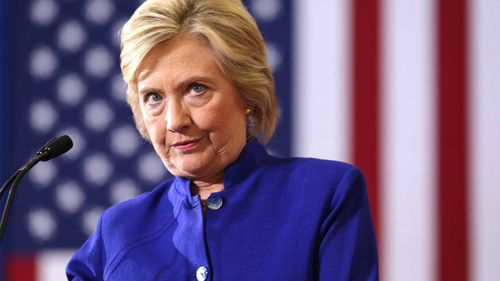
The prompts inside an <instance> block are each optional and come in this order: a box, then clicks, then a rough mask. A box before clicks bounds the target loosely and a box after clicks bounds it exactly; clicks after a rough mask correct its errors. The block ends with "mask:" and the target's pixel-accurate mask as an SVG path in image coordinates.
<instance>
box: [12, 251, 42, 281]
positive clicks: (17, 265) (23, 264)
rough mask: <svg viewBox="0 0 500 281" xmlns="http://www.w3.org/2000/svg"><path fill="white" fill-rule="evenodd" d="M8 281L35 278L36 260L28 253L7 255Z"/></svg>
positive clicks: (32, 279) (25, 280)
mask: <svg viewBox="0 0 500 281" xmlns="http://www.w3.org/2000/svg"><path fill="white" fill-rule="evenodd" d="M7 280H8V281H34V280H36V262H35V258H34V257H33V256H30V255H17V256H9V257H8V258H7Z"/></svg>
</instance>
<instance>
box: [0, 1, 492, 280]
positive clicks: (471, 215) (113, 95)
mask: <svg viewBox="0 0 500 281" xmlns="http://www.w3.org/2000/svg"><path fill="white" fill-rule="evenodd" d="M138 4H139V1H129V2H127V3H125V2H123V1H120V2H118V1H110V0H86V1H76V0H66V1H55V0H21V1H11V2H9V3H8V4H7V3H6V2H3V4H2V5H3V6H2V8H5V9H6V10H7V9H8V11H9V13H2V16H6V17H7V18H6V19H7V20H5V21H2V22H7V23H8V24H7V27H4V29H3V30H2V33H3V34H0V35H2V37H1V38H2V49H0V51H3V58H4V60H5V62H6V63H5V65H6V66H5V67H4V69H5V70H4V71H3V72H0V74H1V75H2V79H0V82H1V83H3V85H1V86H2V87H1V89H2V92H0V94H1V95H2V96H1V100H2V102H3V104H2V110H3V111H4V112H2V114H1V116H0V121H2V119H3V121H4V122H3V124H5V125H6V126H4V127H3V128H2V127H0V129H2V130H3V131H2V132H0V135H1V136H2V141H3V144H4V146H3V147H9V149H8V150H7V151H6V152H5V151H2V159H0V161H2V163H1V164H2V167H5V169H6V170H8V171H9V172H13V171H15V169H16V168H17V167H19V166H21V165H22V164H23V163H24V162H25V161H26V160H27V159H28V158H29V157H30V156H31V155H32V154H33V153H34V151H36V149H37V148H38V147H39V146H41V145H43V144H44V143H45V142H46V141H47V140H48V139H50V138H52V137H54V136H56V135H60V134H64V133H66V134H68V135H70V136H71V137H72V138H73V140H74V142H75V147H74V149H73V150H72V151H71V152H69V153H68V154H67V155H65V156H62V157H61V158H60V159H55V160H53V161H51V162H46V163H41V164H39V165H38V166H37V167H35V168H34V169H33V171H31V172H30V174H29V175H27V176H26V178H25V179H24V180H23V182H22V183H21V186H20V187H19V189H18V194H17V195H16V200H15V202H14V210H13V212H12V213H11V217H10V220H9V224H8V225H7V227H8V228H7V236H6V237H5V238H4V241H3V242H2V246H1V248H0V250H1V253H0V255H2V257H0V260H2V259H3V260H4V261H5V264H4V265H3V266H4V268H3V272H4V274H3V275H2V276H0V280H1V278H3V280H8V281H16V280H27V281H29V280H40V281H43V280H64V278H65V277H64V265H65V263H66V262H67V261H68V259H69V257H70V256H71V254H72V253H73V252H74V250H75V249H76V248H77V247H78V246H79V245H80V244H81V243H82V242H83V241H84V239H85V238H86V237H87V236H88V235H89V233H90V232H91V231H92V230H93V228H94V226H95V222H96V219H97V217H98V216H99V215H100V213H101V212H102V211H103V210H104V209H105V208H107V207H108V206H110V205H111V204H114V203H117V202H120V201H122V200H125V199H127V198H130V197H132V196H134V195H136V194H138V193H141V192H145V191H148V190H150V189H151V188H153V187H154V186H155V184H157V183H158V182H160V181H161V180H162V179H165V178H167V177H169V175H168V174H167V173H166V171H165V169H164V168H163V166H162V164H161V163H160V162H159V160H158V158H157V157H156V156H155V154H154V152H153V151H152V149H151V148H150V146H149V145H148V144H147V143H145V142H144V140H142V139H141V138H140V136H139V135H138V133H137V132H136V130H135V128H134V125H133V122H132V116H131V113H130V110H129V109H128V108H127V106H126V103H125V101H124V97H125V91H124V89H125V88H124V87H125V86H124V84H123V82H122V80H121V77H120V74H119V67H118V54H119V44H118V32H119V29H120V27H121V26H122V25H123V23H124V21H125V20H126V19H127V18H128V17H129V16H130V15H131V13H132V12H133V10H134V9H135V8H136V7H137V6H138ZM245 4H246V6H247V7H248V8H249V10H250V11H251V13H252V14H253V15H254V17H255V18H256V20H257V22H258V24H259V26H260V28H261V30H262V31H263V35H264V37H265V40H266V44H267V46H268V55H269V61H270V64H271V66H272V68H273V71H274V74H275V77H276V83H277V92H278V98H279V101H280V104H279V105H280V120H279V124H278V126H279V127H278V130H277V132H276V135H275V137H274V138H273V140H272V141H271V142H270V144H269V145H268V148H269V150H270V151H271V152H272V153H274V154H278V155H282V156H308V157H318V158H326V159H337V160H343V161H347V162H352V163H354V164H356V165H357V166H359V167H360V168H361V169H362V170H363V172H364V174H365V176H366V178H367V181H368V192H369V197H370V204H371V209H372V214H373V218H374V222H375V226H376V232H377V240H378V244H379V255H380V270H381V280H480V281H487V280H496V279H498V276H500V267H499V266H498V265H500V240H499V239H498V237H500V219H499V218H500V173H499V172H498V169H499V167H500V146H499V145H498V144H499V143H500V52H499V51H498V50H500V33H499V31H498V26H500V5H499V4H498V1H496V0H458V1H457V0H437V1H430V0H410V1H396V0H372V1H363V0H352V1H348V0H338V1H321V0H311V1H301V0H297V1H286V0H248V1H245ZM4 38H6V39H5V42H4V41H3V39H4ZM1 57H2V56H1V55H0V58H1ZM7 136H8V137H7ZM9 172H5V171H2V179H4V178H6V177H7V176H8V174H9Z"/></svg>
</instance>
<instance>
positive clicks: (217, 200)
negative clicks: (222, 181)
mask: <svg viewBox="0 0 500 281" xmlns="http://www.w3.org/2000/svg"><path fill="white" fill-rule="evenodd" d="M222 203H223V202H222V197H221V196H220V195H214V196H210V197H209V198H208V199H207V207H208V208H209V209H210V210H212V211H217V210H219V209H220V208H221V207H222Z"/></svg>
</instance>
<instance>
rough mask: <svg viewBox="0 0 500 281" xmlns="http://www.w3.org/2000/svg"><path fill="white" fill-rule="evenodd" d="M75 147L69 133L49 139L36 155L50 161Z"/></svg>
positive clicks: (41, 159) (42, 159)
mask: <svg viewBox="0 0 500 281" xmlns="http://www.w3.org/2000/svg"><path fill="white" fill-rule="evenodd" d="M72 147H73V141H72V140H71V138H70V137H68V135H62V136H60V137H56V138H53V139H51V140H49V141H48V142H47V143H46V144H45V145H44V146H42V148H40V149H39V150H38V151H37V152H36V155H38V156H39V157H40V161H44V162H45V161H49V160H50V159H53V158H56V157H58V156H59V155H62V154H64V153H66V152H68V151H69V150H70V149H71V148H72Z"/></svg>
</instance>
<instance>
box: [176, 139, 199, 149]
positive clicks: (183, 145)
mask: <svg viewBox="0 0 500 281" xmlns="http://www.w3.org/2000/svg"><path fill="white" fill-rule="evenodd" d="M200 140H201V138H199V139H194V140H186V141H179V142H176V143H174V144H172V147H173V148H175V149H176V150H179V151H182V152H186V151H189V150H192V149H194V148H195V147H196V146H198V144H199V143H200Z"/></svg>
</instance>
